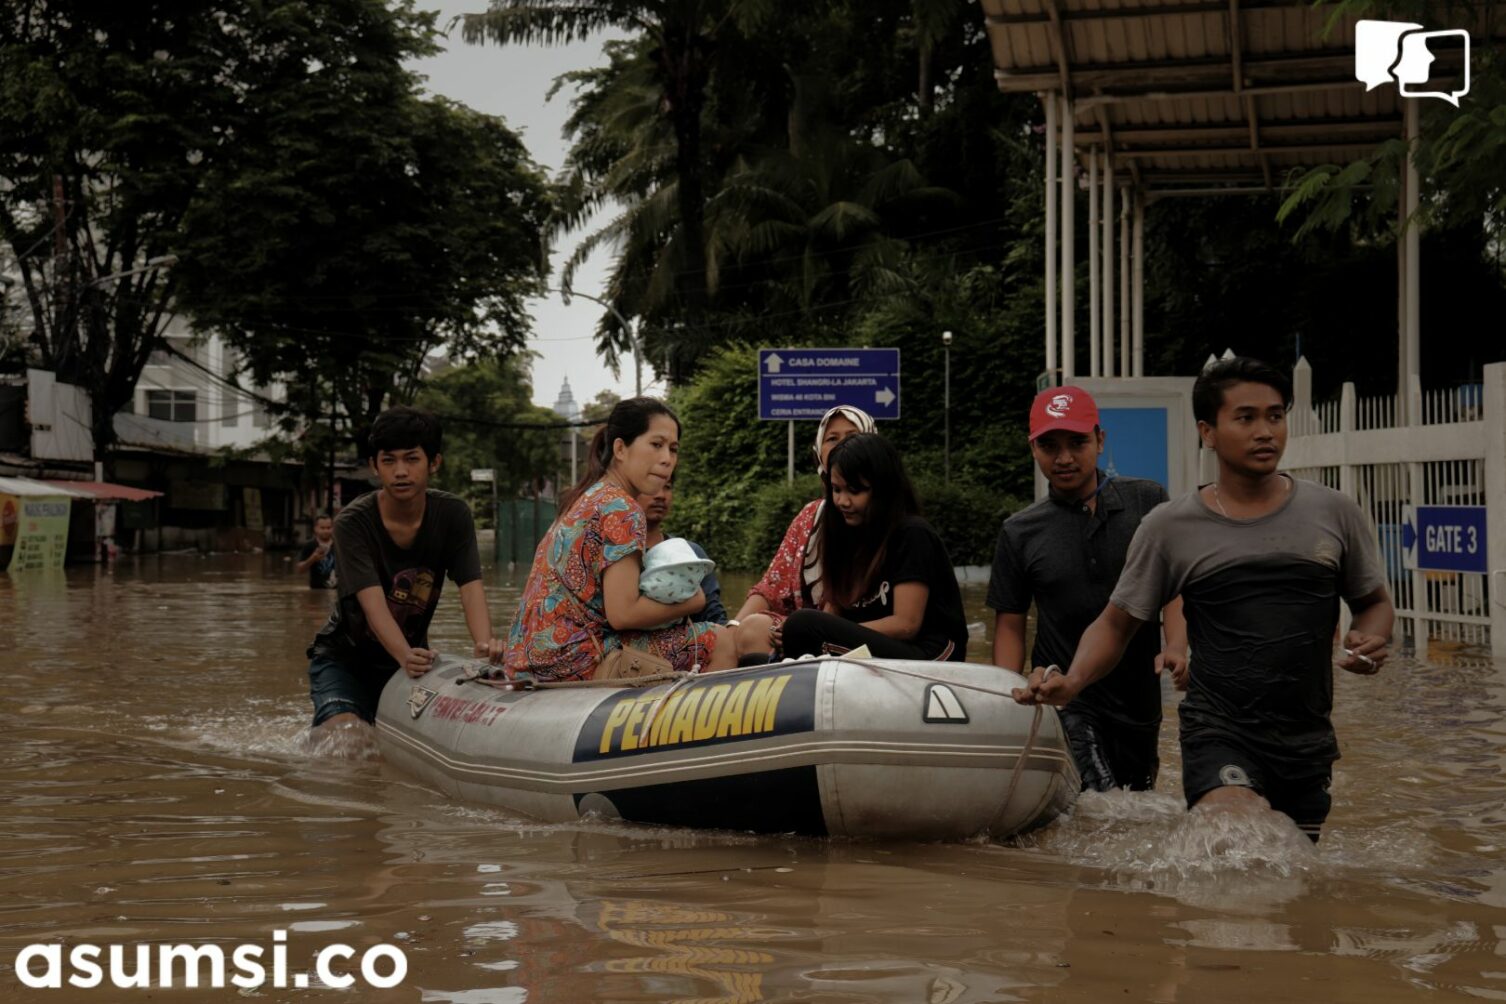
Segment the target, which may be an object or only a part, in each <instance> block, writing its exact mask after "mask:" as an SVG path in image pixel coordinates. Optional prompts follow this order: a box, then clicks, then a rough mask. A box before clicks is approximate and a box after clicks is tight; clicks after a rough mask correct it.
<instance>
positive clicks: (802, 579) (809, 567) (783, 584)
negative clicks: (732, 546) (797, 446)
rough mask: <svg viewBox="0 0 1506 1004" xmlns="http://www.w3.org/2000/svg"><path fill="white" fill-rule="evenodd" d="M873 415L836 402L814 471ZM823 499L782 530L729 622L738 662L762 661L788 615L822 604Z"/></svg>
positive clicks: (821, 432) (869, 428) (866, 428)
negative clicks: (765, 567)
mask: <svg viewBox="0 0 1506 1004" xmlns="http://www.w3.org/2000/svg"><path fill="white" fill-rule="evenodd" d="M875 429H876V426H875V425H874V421H873V416H871V415H869V414H868V413H867V412H866V411H863V410H862V409H861V408H854V407H852V406H850V405H837V406H836V407H835V408H833V409H831V410H830V411H828V412H827V413H826V414H825V415H823V416H822V418H821V424H820V425H818V426H817V427H816V443H815V445H814V446H813V447H812V448H811V453H812V454H813V455H814V457H815V460H816V471H817V473H819V474H820V475H821V476H822V477H823V478H824V477H825V476H826V461H827V458H828V457H830V456H831V451H832V450H833V449H835V448H836V446H837V444H838V443H840V442H842V441H843V440H845V439H848V438H850V437H852V436H856V435H858V434H859V433H862V432H873V431H875ZM825 504H826V500H825V499H824V498H819V499H816V500H815V501H813V502H811V503H810V504H809V505H807V506H806V507H805V508H804V509H801V510H800V514H799V515H798V516H796V517H795V518H794V520H793V521H791V523H790V527H789V529H788V530H786V531H785V533H784V541H783V542H782V543H781V544H780V545H779V550H778V551H776V552H775V553H774V560H772V561H770V562H769V568H768V570H767V571H766V572H764V574H763V578H761V579H759V580H758V583H757V585H755V586H754V587H753V588H752V589H751V590H749V591H748V599H747V601H746V602H745V603H743V605H742V609H741V610H739V611H738V612H737V616H736V617H734V618H733V619H732V620H730V621H728V622H727V626H728V627H729V628H732V629H733V630H735V631H736V632H737V634H736V635H735V638H736V639H737V652H738V656H739V658H740V660H744V661H761V660H763V659H767V658H768V656H769V654H770V653H771V652H775V651H778V650H779V648H780V644H781V641H782V637H783V630H784V622H785V619H786V618H788V617H789V616H790V614H792V613H794V612H795V611H796V610H802V609H805V608H807V607H818V608H819V607H820V605H821V511H822V508H823V507H824V506H825Z"/></svg>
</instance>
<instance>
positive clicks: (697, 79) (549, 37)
mask: <svg viewBox="0 0 1506 1004" xmlns="http://www.w3.org/2000/svg"><path fill="white" fill-rule="evenodd" d="M753 6H754V3H753V2H752V0H744V2H743V3H741V4H739V3H737V2H735V0H639V2H629V0H598V2H592V0H492V4H491V8H490V9H489V10H487V11H486V12H485V13H482V14H466V15H464V16H463V19H462V37H463V38H464V39H465V41H467V42H471V43H476V44H482V43H485V42H488V41H489V42H493V43H495V44H498V45H502V44H506V43H509V42H522V43H524V44H541V45H554V44H558V43H569V42H572V41H575V40H576V39H581V38H585V37H587V36H589V35H591V34H592V33H593V32H599V31H604V30H607V29H618V30H622V31H626V32H629V33H632V34H635V35H641V36H642V37H643V38H644V39H646V40H647V41H648V42H649V43H650V48H649V51H648V56H649V57H650V60H651V66H652V67H653V77H654V79H653V85H654V86H655V87H656V88H657V95H656V98H657V101H656V105H657V112H658V114H659V115H660V116H661V117H662V118H663V119H664V120H665V121H666V122H667V123H668V126H669V129H668V133H669V136H670V137H671V143H672V146H671V149H672V152H673V167H674V182H673V188H672V189H664V190H663V191H666V192H668V193H669V194H670V195H672V197H673V201H674V204H675V209H676V210H677V214H678V220H677V222H676V229H677V234H676V238H675V241H674V242H673V250H674V254H675V257H676V259H677V261H676V264H677V266H678V267H677V268H676V269H675V272H676V283H675V288H676V291H677V293H678V295H679V297H680V298H681V299H682V300H683V303H684V306H685V309H686V311H687V313H688V314H689V315H690V316H692V317H694V316H697V315H699V313H700V312H701V310H702V309H703V308H704V306H705V303H706V259H705V244H706V242H705V194H704V192H705V187H704V179H705V158H704V156H703V151H702V121H701V116H702V112H703V110H704V106H705V100H706V86H707V83H708V81H709V79H710V74H711V67H712V61H713V56H714V52H715V49H716V43H717V39H718V36H719V34H720V33H721V32H722V31H723V30H724V29H725V28H726V27H727V26H728V24H729V22H730V21H731V20H732V18H733V16H734V13H738V14H746V13H748V12H749V9H750V8H751V7H753Z"/></svg>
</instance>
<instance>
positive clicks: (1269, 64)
mask: <svg viewBox="0 0 1506 1004" xmlns="http://www.w3.org/2000/svg"><path fill="white" fill-rule="evenodd" d="M981 6H982V8H983V12H984V16H985V24H986V28H987V31H988V36H989V41H990V44H991V46H992V49H993V59H994V75H995V77H996V79H997V80H998V82H999V87H1000V89H1001V90H1004V91H1039V92H1046V91H1055V92H1059V93H1065V94H1067V95H1068V96H1069V97H1071V98H1072V99H1073V101H1074V102H1075V107H1076V116H1075V121H1074V128H1075V130H1076V135H1075V137H1074V142H1075V146H1076V148H1077V149H1078V151H1079V152H1080V153H1081V152H1084V151H1086V150H1087V149H1088V148H1089V147H1091V146H1094V145H1097V146H1099V147H1100V148H1102V147H1105V146H1106V147H1107V148H1108V149H1109V150H1110V151H1111V152H1112V153H1113V156H1114V162H1115V165H1116V167H1117V168H1118V169H1120V170H1124V169H1126V168H1127V169H1128V171H1129V173H1130V178H1131V179H1133V181H1134V183H1136V184H1138V185H1139V186H1140V187H1142V188H1143V189H1145V190H1146V191H1148V192H1155V191H1157V190H1163V191H1165V190H1172V189H1187V188H1197V189H1211V190H1217V189H1220V188H1226V187H1231V186H1234V187H1248V186H1251V185H1255V186H1259V187H1264V188H1271V187H1273V186H1279V185H1280V184H1281V181H1282V176H1283V175H1284V174H1285V173H1286V172H1287V171H1288V170H1290V169H1292V168H1298V167H1307V166H1313V165H1317V164H1326V163H1346V162H1348V161H1351V160H1355V159H1358V158H1359V157H1362V156H1364V155H1365V154H1366V153H1367V152H1369V151H1370V150H1372V149H1373V148H1374V147H1375V146H1376V145H1377V144H1379V143H1381V142H1383V141H1385V140H1387V139H1391V138H1395V137H1398V136H1400V135H1401V132H1402V116H1401V108H1400V102H1401V101H1402V100H1404V99H1402V98H1401V97H1400V96H1399V95H1398V93H1397V89H1396V87H1395V86H1394V85H1391V84H1383V85H1381V86H1379V87H1377V88H1375V89H1374V90H1371V91H1368V92H1367V91H1366V90H1365V85H1364V84H1363V83H1361V82H1360V81H1359V80H1357V79H1356V78H1355V56H1354V30H1355V29H1354V26H1355V23H1356V21H1357V20H1358V19H1357V18H1356V17H1355V16H1353V15H1345V16H1343V17H1339V18H1338V19H1337V20H1334V18H1335V13H1336V11H1335V8H1334V7H1333V6H1328V5H1324V6H1319V7H1314V6H1312V5H1310V4H1308V3H1305V2H1298V3H1293V2H1290V0H1288V2H1275V0H1221V2H1208V0H1154V2H1141V0H981ZM1459 16H1460V15H1459V14H1458V13H1453V14H1450V15H1444V14H1443V13H1441V12H1440V14H1439V16H1438V17H1437V19H1436V22H1437V23H1436V24H1435V25H1430V27H1439V28H1443V27H1467V26H1464V25H1460V24H1458V23H1457V19H1458V17H1459ZM1330 21H1332V23H1331V24H1330ZM1486 30H1487V29H1486V28H1485V27H1484V26H1483V24H1482V25H1481V26H1479V30H1478V31H1476V30H1473V29H1472V34H1473V35H1474V37H1475V38H1480V37H1483V35H1484V33H1485V31H1486ZM1494 30H1495V32H1496V37H1506V25H1503V26H1499V27H1496V28H1495V29H1494ZM1429 47H1430V49H1431V50H1432V51H1433V53H1434V55H1436V56H1437V57H1438V61H1437V63H1436V64H1435V74H1441V73H1446V72H1457V71H1458V70H1459V68H1460V67H1461V66H1462V62H1463V60H1462V56H1463V49H1462V48H1454V49H1448V48H1442V47H1441V46H1439V45H1438V44H1436V43H1430V46H1429ZM1464 100H1468V98H1467V97H1466V98H1465V99H1464Z"/></svg>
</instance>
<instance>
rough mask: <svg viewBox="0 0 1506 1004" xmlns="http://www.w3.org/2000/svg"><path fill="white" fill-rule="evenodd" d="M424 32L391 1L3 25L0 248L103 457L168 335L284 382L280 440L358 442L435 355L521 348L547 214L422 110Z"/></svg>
mask: <svg viewBox="0 0 1506 1004" xmlns="http://www.w3.org/2000/svg"><path fill="white" fill-rule="evenodd" d="M432 21H433V15H431V14H422V13H419V12H417V11H416V10H415V9H414V7H413V5H412V3H411V2H410V0H315V2H310V3H302V4H267V3H264V2H262V0H216V2H215V3H213V4H209V5H199V6H192V5H190V6H189V7H185V6H184V5H182V4H177V3H165V2H159V0H144V2H142V3H133V4H125V5H122V4H109V3H101V2H97V0H95V2H89V0H71V2H63V3H61V4H59V3H53V2H46V3H43V2H41V0H21V2H17V3H12V4H9V5H7V6H6V7H5V8H4V10H3V11H0V178H3V179H4V184H3V185H0V238H3V240H4V241H5V243H6V244H7V245H8V246H9V250H10V252H11V255H12V256H13V257H14V258H15V260H16V263H17V265H16V267H17V270H18V271H19V273H20V276H21V279H22V286H23V289H24V292H25V295H26V298H27V301H28V305H29V309H30V313H31V321H32V325H31V327H32V331H31V335H30V340H31V349H32V351H33V353H34V357H35V360H36V361H37V362H38V363H40V364H41V365H42V366H44V367H46V368H49V369H53V370H56V371H57V373H58V375H59V376H60V378H62V379H64V380H69V381H72V382H75V383H79V384H81V385H83V386H84V387H85V388H87V389H88V391H89V393H90V394H91V396H92V398H93V414H94V433H95V447H96V450H97V451H100V452H101V453H102V452H103V451H104V450H105V448H106V447H107V446H108V445H109V443H110V441H111V439H112V438H113V437H112V433H113V430H112V424H111V423H112V418H113V416H114V414H115V412H116V411H118V410H119V409H120V408H121V407H122V406H123V405H124V404H125V403H126V402H128V401H129V400H130V398H131V395H132V393H133V390H134V387H135V384H136V380H137V378H138V377H139V375H140V372H141V368H142V366H143V365H144V364H145V362H146V359H147V357H148V355H149V354H150V353H151V351H152V349H153V348H154V346H155V344H156V343H157V340H158V336H159V334H160V332H161V331H162V330H163V328H164V327H165V325H166V323H167V320H168V319H169V318H170V316H171V315H172V313H174V312H180V313H184V314H187V315H188V316H190V318H191V319H192V320H193V322H194V323H195V324H196V325H197V326H198V327H200V328H201V329H207V328H214V329H217V330H219V331H222V332H223V333H224V334H225V335H226V336H227V337H228V338H229V339H230V341H231V342H232V343H233V344H234V345H235V346H236V347H237V348H238V349H240V350H241V353H242V355H243V358H244V360H245V362H244V368H245V370H246V371H247V372H248V374H249V375H250V376H251V377H252V378H253V379H254V381H255V382H257V383H261V384H265V383H268V382H271V381H272V380H276V379H281V380H283V381H285V382H286V383H287V384H288V386H289V389H290V401H289V411H288V414H287V415H286V416H285V417H286V423H285V425H286V426H288V427H291V426H292V425H294V424H296V423H295V420H296V419H303V420H305V422H307V421H309V420H312V419H314V418H317V417H319V416H323V415H326V414H327V413H329V412H330V411H331V406H332V403H333V402H335V401H338V402H339V404H340V405H341V406H342V408H343V410H344V411H345V413H346V414H347V415H348V416H351V418H352V419H353V424H354V425H355V426H356V427H357V430H359V428H360V427H361V426H363V425H364V424H365V422H366V421H368V420H369V419H370V417H371V416H372V415H374V414H375V412H376V411H377V410H379V409H380V408H381V407H382V406H383V404H384V403H386V399H387V398H388V397H389V396H394V395H395V396H398V397H404V396H407V395H408V394H411V392H412V389H413V385H414V380H415V378H416V375H417V372H418V369H419V367H420V365H421V363H422V360H423V359H424V356H425V354H426V353H427V352H428V351H429V350H430V349H432V348H434V347H436V346H437V345H440V344H446V345H447V346H448V347H449V350H450V352H451V354H453V355H459V356H461V357H476V356H482V355H488V354H496V353H499V352H508V351H514V350H517V349H518V348H520V347H521V345H522V340H523V333H524V330H525V328H526V325H527V319H526V315H525V314H524V311H523V306H522V304H523V300H524V298H525V296H526V295H527V294H529V293H530V292H532V291H533V290H534V289H535V288H536V287H537V285H538V283H539V282H540V279H541V275H542V270H543V268H544V265H543V261H544V248H543V233H542V225H543V221H544V219H545V218H546V217H547V214H548V198H547V190H546V187H545V184H544V182H543V179H542V177H541V176H540V174H539V172H538V170H537V169H536V168H535V167H534V166H533V165H532V163H531V162H530V161H529V160H528V158H527V155H526V152H525V151H524V149H523V147H522V145H521V143H520V142H519V141H518V139H517V137H516V136H515V135H514V134H513V133H511V132H510V131H508V130H507V129H506V127H505V126H504V125H503V124H502V123H501V122H500V121H498V120H496V119H493V118H489V117H486V116H482V115H478V114H476V113H474V112H471V111H469V110H467V109H464V108H461V107H459V106H455V105H451V104H448V103H445V102H441V101H426V100H422V99H421V98H420V97H419V95H418V92H417V87H418V81H417V79H416V78H415V77H414V76H413V75H412V74H411V73H409V72H408V71H406V70H405V69H404V68H403V65H402V63H403V61H404V60H405V59H408V58H410V57H414V56H419V55H423V54H426V53H429V52H432V51H433V49H434V42H433V27H432ZM169 254H172V255H176V256H177V259H178V260H177V264H176V266H175V267H173V268H172V269H170V270H169V269H165V268H144V267H143V266H145V265H146V264H147V263H148V262H150V261H152V260H154V259H160V258H161V257H163V256H166V255H169ZM120 273H127V274H124V275H120ZM115 276H118V277H115ZM310 432H311V434H310V435H308V436H305V437H304V439H303V442H304V443H305V444H306V445H308V446H310V447H312V448H317V449H319V450H321V451H322V450H323V448H324V445H325V444H324V443H323V442H322V438H327V434H328V429H327V428H326V429H324V430H323V431H322V432H320V431H319V430H317V429H310Z"/></svg>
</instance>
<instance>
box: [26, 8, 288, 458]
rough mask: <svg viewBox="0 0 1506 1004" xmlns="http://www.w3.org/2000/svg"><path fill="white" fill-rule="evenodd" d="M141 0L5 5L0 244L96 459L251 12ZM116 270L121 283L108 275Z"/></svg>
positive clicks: (244, 52)
mask: <svg viewBox="0 0 1506 1004" xmlns="http://www.w3.org/2000/svg"><path fill="white" fill-rule="evenodd" d="M216 7H217V8H218V9H217V10H215V11H213V12H209V11H206V12H204V13H203V14H202V15H199V16H193V15H190V16H184V9H183V6H182V5H181V4H177V3H169V2H161V0H143V2H141V3H132V4H111V3H102V2H87V0H63V2H60V3H59V2H53V0H45V2H44V0H15V2H12V3H8V4H5V5H4V7H3V8H0V179H3V183H0V239H3V241H4V242H5V244H6V245H7V250H8V252H9V255H8V256H9V257H10V258H11V259H13V262H14V267H15V270H16V272H17V273H18V274H19V277H20V279H21V293H22V294H23V295H24V299H25V305H26V306H25V309H26V311H27V312H28V313H29V315H30V317H29V321H30V329H31V330H30V334H29V346H28V348H29V350H30V351H29V354H30V357H31V361H32V362H34V363H36V364H39V365H41V366H42V367H44V368H46V369H50V370H54V371H55V372H56V373H57V374H58V377H59V378H60V379H62V380H65V381H68V382H70V383H75V384H78V385H80V386H82V387H84V388H85V389H86V391H87V392H88V394H89V395H90V398H91V400H92V411H93V423H92V424H93V433H94V447H95V451H96V456H103V454H104V451H105V449H106V448H107V447H108V446H109V444H110V442H111V441H112V440H113V438H114V430H113V427H112V421H113V416H114V414H115V412H116V411H118V410H119V409H120V408H121V407H122V406H123V405H125V404H126V402H128V401H129V400H130V398H131V395H132V393H133V391H134V388H135V385H136V380H137V378H138V377H139V376H140V373H141V368H142V367H143V366H144V365H145V364H146V360H147V357H148V356H149V355H150V353H151V350H152V348H153V345H154V343H155V342H156V340H157V336H158V335H159V334H160V332H161V331H162V329H163V328H164V327H165V325H166V323H167V320H168V319H169V314H170V311H169V303H170V301H171V298H172V294H173V277H172V273H171V272H170V271H168V270H165V269H160V268H149V269H143V270H142V271H139V272H133V274H130V275H120V273H124V272H132V270H135V269H141V268H142V267H143V266H144V265H145V263H146V262H147V261H148V260H150V259H154V258H156V259H160V258H162V257H163V256H165V255H167V254H169V253H170V252H172V251H174V250H175V249H176V245H177V243H178V240H179V237H180V234H181V226H182V222H183V219H184V216H185V214H186V213H187V212H188V210H189V207H190V206H191V205H192V203H193V201H194V199H195V198H197V197H198V196H199V195H200V193H201V191H202V184H203V178H204V169H205V165H206V164H208V163H212V162H213V161H214V159H215V158H216V157H218V156H219V155H220V153H221V151H222V150H223V149H224V147H225V146H226V144H227V143H228V142H230V137H229V136H227V135H226V134H225V133H224V132H223V131H222V123H223V122H224V120H225V118H226V116H227V114H228V112H229V110H230V109H231V107H232V106H233V105H234V104H235V102H236V101H237V100H239V98H240V94H239V93H238V92H237V90H236V88H235V86H234V85H235V84H236V83H237V82H238V80H237V77H236V72H237V70H238V69H241V68H243V67H245V66H247V65H248V64H249V63H250V62H251V60H252V58H253V47H252V42H251V38H250V35H251V32H249V31H248V26H249V24H250V23H251V22H253V21H254V20H255V19H256V18H257V16H258V14H257V8H256V7H255V6H254V5H252V4H250V3H242V2H237V0H230V2H226V3H223V4H217V5H216ZM110 276H119V277H118V278H106V277H110Z"/></svg>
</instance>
